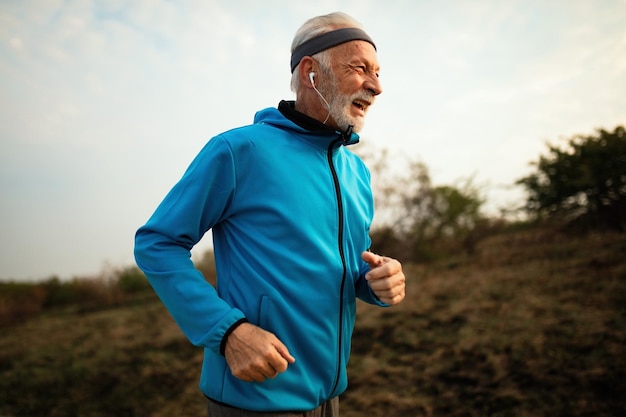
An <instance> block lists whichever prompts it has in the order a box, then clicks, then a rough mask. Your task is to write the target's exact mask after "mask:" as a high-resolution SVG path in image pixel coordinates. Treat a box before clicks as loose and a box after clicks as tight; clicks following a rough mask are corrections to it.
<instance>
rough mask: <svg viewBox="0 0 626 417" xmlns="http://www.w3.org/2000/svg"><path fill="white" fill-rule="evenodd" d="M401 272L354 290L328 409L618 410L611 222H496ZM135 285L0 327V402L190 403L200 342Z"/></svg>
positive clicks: (151, 412)
mask: <svg viewBox="0 0 626 417" xmlns="http://www.w3.org/2000/svg"><path fill="white" fill-rule="evenodd" d="M405 272H406V273H407V277H408V284H407V285H408V293H407V298H406V300H405V302H404V303H402V304H401V305H399V306H396V307H393V308H390V309H380V308H375V307H372V306H368V305H365V304H363V303H359V306H358V319H357V327H356V330H355V333H354V336H353V354H352V359H351V362H350V366H349V374H350V387H349V388H348V391H347V392H346V393H345V394H344V395H343V396H342V399H341V415H342V416H343V417H356V416H363V415H367V416H368V417H378V416H385V417H402V416H412V417H413V416H415V417H418V416H432V417H435V416H436V417H439V416H447V417H465V416H467V417H471V416H493V417H496V416H519V417H530V416H533V417H542V416H546V417H548V416H550V417H555V416H563V417H565V416H568V417H586V416H589V417H591V416H594V417H596V416H617V415H626V400H624V398H623V393H624V392H626V236H625V235H624V234H593V235H588V236H584V237H572V236H566V235H561V234H559V233H556V232H550V231H541V230H527V231H519V232H515V233H504V234H501V235H498V236H494V237H492V238H489V239H487V240H485V241H483V242H482V243H481V244H480V245H479V247H478V248H477V251H476V254H475V255H473V256H472V257H471V258H470V257H454V258H449V259H446V260H445V261H442V262H439V263H436V264H432V265H407V266H406V267H405ZM138 300H139V301H137V302H135V303H132V302H131V303H126V304H124V305H122V306H119V307H117V308H111V309H106V310H99V311H90V312H84V311H83V312H80V311H72V310H69V309H66V310H59V311H54V312H46V313H43V314H41V315H39V316H37V317H35V318H32V319H30V320H27V321H24V322H21V323H17V324H13V325H11V326H8V327H4V328H2V329H0V415H2V416H81V417H82V416H86V417H97V416H111V415H115V416H153V417H160V416H187V415H189V416H191V415H206V412H205V404H204V400H203V397H202V395H201V394H200V393H199V391H198V389H197V384H198V379H199V369H200V363H201V360H202V352H201V350H200V349H198V348H195V347H193V346H191V345H190V344H189V343H188V342H187V341H186V340H185V339H184V337H183V336H182V334H181V333H180V331H179V330H178V328H177V327H176V325H175V324H174V323H173V321H172V319H171V318H170V316H169V315H168V314H167V312H166V311H165V309H164V308H163V307H162V305H161V304H160V302H159V301H158V300H157V299H156V298H155V297H154V296H146V295H144V296H143V298H141V299H138Z"/></svg>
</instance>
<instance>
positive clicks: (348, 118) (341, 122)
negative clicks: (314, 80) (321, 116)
mask: <svg viewBox="0 0 626 417" xmlns="http://www.w3.org/2000/svg"><path fill="white" fill-rule="evenodd" d="M326 76H327V77H328V79H329V80H330V82H329V83H328V84H327V86H328V89H327V91H325V92H323V93H322V94H324V96H326V97H330V98H331V99H330V101H329V103H328V104H329V105H330V108H329V109H328V111H329V114H330V117H332V118H333V120H334V121H335V123H336V124H337V126H338V127H339V129H340V130H341V131H342V132H345V131H347V130H348V128H349V127H350V126H352V131H354V132H355V133H358V132H360V131H361V130H362V129H363V125H364V124H365V117H363V116H352V115H351V114H350V112H351V109H352V102H353V101H354V100H357V99H361V100H365V101H368V102H369V103H370V104H373V103H374V95H372V94H368V93H366V92H359V93H355V94H353V95H351V96H348V95H346V94H341V93H337V91H339V86H338V82H337V79H336V78H335V77H334V74H332V73H329V74H328V75H326Z"/></svg>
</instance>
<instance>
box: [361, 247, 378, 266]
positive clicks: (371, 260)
mask: <svg viewBox="0 0 626 417" xmlns="http://www.w3.org/2000/svg"><path fill="white" fill-rule="evenodd" d="M361 259H363V260H364V261H365V262H367V264H368V265H369V266H370V268H371V269H374V268H377V267H379V266H380V265H382V264H383V258H382V256H379V255H376V254H375V253H372V252H370V251H364V252H363V253H361Z"/></svg>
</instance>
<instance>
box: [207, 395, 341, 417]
mask: <svg viewBox="0 0 626 417" xmlns="http://www.w3.org/2000/svg"><path fill="white" fill-rule="evenodd" d="M208 403H209V405H208V416H209V417H339V397H335V398H333V399H332V400H328V401H326V402H325V403H324V404H322V405H320V406H319V407H317V408H316V409H315V410H311V411H301V412H286V413H260V412H257V411H246V410H242V409H240V408H235V407H230V406H228V405H225V404H221V403H218V402H215V401H213V400H208Z"/></svg>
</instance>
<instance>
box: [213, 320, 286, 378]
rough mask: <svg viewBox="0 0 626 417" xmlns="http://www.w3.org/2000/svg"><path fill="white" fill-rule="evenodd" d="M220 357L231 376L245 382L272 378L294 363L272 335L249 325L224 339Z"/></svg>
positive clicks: (243, 326) (237, 329) (284, 348)
mask: <svg viewBox="0 0 626 417" xmlns="http://www.w3.org/2000/svg"><path fill="white" fill-rule="evenodd" d="M224 356H225V357H226V363H228V366H229V367H230V371H231V372H232V374H233V375H234V376H235V377H237V378H239V379H242V380H244V381H247V382H263V381H265V379H267V378H275V377H276V375H278V374H279V373H280V372H285V371H286V370H287V366H288V365H289V364H290V363H294V362H295V361H296V360H295V359H294V357H293V356H291V354H290V353H289V351H288V350H287V348H286V347H285V345H283V343H282V342H281V341H280V340H278V338H277V337H276V336H274V335H273V334H272V333H270V332H267V331H265V330H263V329H261V328H260V327H257V326H255V325H253V324H250V323H243V324H240V325H239V326H237V328H236V329H235V330H233V332H232V333H231V334H230V336H228V340H227V341H226V348H225V350H224Z"/></svg>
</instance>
